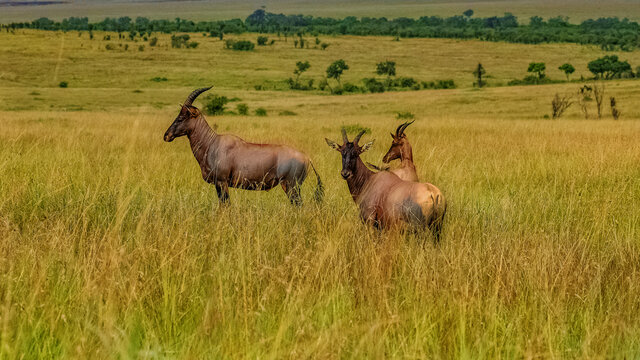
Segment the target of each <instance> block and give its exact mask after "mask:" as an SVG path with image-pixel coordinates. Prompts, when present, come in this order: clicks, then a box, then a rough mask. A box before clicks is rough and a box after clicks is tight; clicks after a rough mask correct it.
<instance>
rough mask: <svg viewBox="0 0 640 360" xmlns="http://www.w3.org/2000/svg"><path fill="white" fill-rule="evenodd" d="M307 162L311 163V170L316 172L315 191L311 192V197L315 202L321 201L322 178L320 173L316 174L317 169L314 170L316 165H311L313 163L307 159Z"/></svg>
mask: <svg viewBox="0 0 640 360" xmlns="http://www.w3.org/2000/svg"><path fill="white" fill-rule="evenodd" d="M309 164H310V165H311V168H312V169H313V172H314V173H315V174H316V181H317V184H316V191H315V192H314V193H313V199H314V200H315V201H316V202H317V203H321V202H322V199H323V198H324V185H323V184H322V180H321V179H320V175H318V171H316V167H315V166H313V163H312V162H311V161H309Z"/></svg>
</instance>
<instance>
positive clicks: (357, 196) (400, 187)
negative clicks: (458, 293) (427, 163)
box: [325, 129, 447, 242]
mask: <svg viewBox="0 0 640 360" xmlns="http://www.w3.org/2000/svg"><path fill="white" fill-rule="evenodd" d="M363 134H364V131H361V132H360V133H359V134H358V135H357V136H356V137H355V138H354V139H353V142H349V139H348V138H347V133H346V131H345V130H344V129H342V140H343V144H342V145H338V144H337V143H336V142H334V141H332V140H329V139H326V138H325V140H326V142H327V144H328V145H329V146H330V147H331V148H333V149H335V150H337V151H338V152H340V154H341V155H342V171H341V173H340V174H341V175H342V177H343V178H344V179H345V180H346V181H347V185H348V186H349V192H350V193H351V197H352V198H353V201H355V203H356V204H357V205H358V207H359V208H360V217H361V218H362V220H363V221H364V222H365V223H368V224H371V225H373V226H375V227H377V228H381V229H384V228H392V227H396V226H403V225H407V224H408V225H410V226H411V227H413V228H417V229H421V228H429V229H430V230H431V231H432V232H433V235H434V237H435V240H436V242H437V241H439V239H440V233H441V230H442V222H443V220H444V214H445V212H446V209H447V206H446V203H445V199H444V197H443V196H442V193H441V192H440V190H439V189H438V188H437V187H435V186H433V185H432V184H429V183H418V182H411V181H405V180H402V179H400V178H399V177H398V176H397V175H395V174H393V173H391V172H389V171H380V172H373V171H371V170H369V169H368V168H367V167H366V166H365V164H364V163H363V162H362V160H361V159H360V154H362V153H363V152H365V151H367V150H368V149H369V148H370V147H371V146H372V145H373V141H371V142H369V143H366V144H364V145H363V146H360V145H359V144H358V141H360V137H362V135H363Z"/></svg>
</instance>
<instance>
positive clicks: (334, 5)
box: [0, 0, 640, 23]
mask: <svg viewBox="0 0 640 360" xmlns="http://www.w3.org/2000/svg"><path fill="white" fill-rule="evenodd" d="M51 2H52V1H46V3H51ZM25 3H30V4H42V3H44V1H26V0H21V1H13V0H8V1H7V0H4V1H2V0H0V23H9V22H14V21H31V20H35V19H37V18H40V17H45V16H46V17H49V18H51V19H54V20H62V19H63V18H66V17H70V16H88V17H89V19H91V20H92V21H94V20H102V19H104V18H105V17H107V16H109V17H119V16H125V15H126V16H130V17H136V16H146V17H149V18H154V19H173V18H175V17H181V18H187V19H192V20H196V21H198V20H222V19H231V18H241V19H244V18H245V17H246V16H247V15H248V14H250V13H251V12H252V11H253V10H255V9H257V8H259V7H261V6H263V5H265V6H266V10H267V11H270V12H277V13H284V14H308V15H313V16H329V17H346V16H358V17H360V16H371V17H380V16H384V17H388V18H395V17H403V16H404V17H412V18H418V17H421V16H432V15H438V16H452V15H458V14H461V13H462V12H463V11H465V10H467V9H469V8H471V9H473V10H474V11H475V14H476V16H480V17H490V16H501V15H503V14H504V13H505V12H510V13H512V14H514V15H515V16H517V17H518V18H520V19H528V18H530V17H531V16H534V15H537V16H542V17H545V18H547V17H554V16H558V15H562V16H568V17H569V21H570V22H573V23H578V22H580V21H583V20H585V19H588V18H598V17H612V16H617V17H620V18H624V17H627V18H629V19H631V20H634V21H637V20H640V6H639V5H638V2H637V1H630V0H611V1H606V2H605V1H595V0H565V1H550V0H529V1H523V0H515V1H501V0H494V1H473V0H458V1H444V0H429V1H425V0H416V1H406V0H400V1H383V0H378V1H376V0H345V1H339V0H326V1H310V0H269V1H268V0H262V1H232V0H203V1H174V0H166V1H165V0H139V1H113V0H109V1H98V0H83V1H79V0H67V1H62V2H61V3H56V4H48V5H39V6H35V5H25ZM9 5H13V6H9Z"/></svg>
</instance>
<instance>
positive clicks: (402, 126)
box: [399, 120, 415, 135]
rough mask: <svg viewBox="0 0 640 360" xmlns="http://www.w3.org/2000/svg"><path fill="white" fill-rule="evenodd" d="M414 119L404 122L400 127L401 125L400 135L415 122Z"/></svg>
mask: <svg viewBox="0 0 640 360" xmlns="http://www.w3.org/2000/svg"><path fill="white" fill-rule="evenodd" d="M414 121H415V120H413V121H412V122H406V123H404V124H402V125H400V127H401V128H402V129H400V133H399V135H402V134H403V133H404V130H405V129H406V128H407V127H408V126H409V125H411V124H413V123H414Z"/></svg>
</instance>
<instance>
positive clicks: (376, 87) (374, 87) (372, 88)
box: [362, 78, 385, 93]
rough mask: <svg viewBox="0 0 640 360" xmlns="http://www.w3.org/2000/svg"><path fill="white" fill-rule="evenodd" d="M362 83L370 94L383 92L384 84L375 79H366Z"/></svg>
mask: <svg viewBox="0 0 640 360" xmlns="http://www.w3.org/2000/svg"><path fill="white" fill-rule="evenodd" d="M362 81H363V82H364V87H365V88H366V89H367V90H368V91H369V92H371V93H382V92H384V90H385V88H384V84H383V83H382V82H380V81H378V80H377V79H375V78H366V79H363V80H362Z"/></svg>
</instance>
